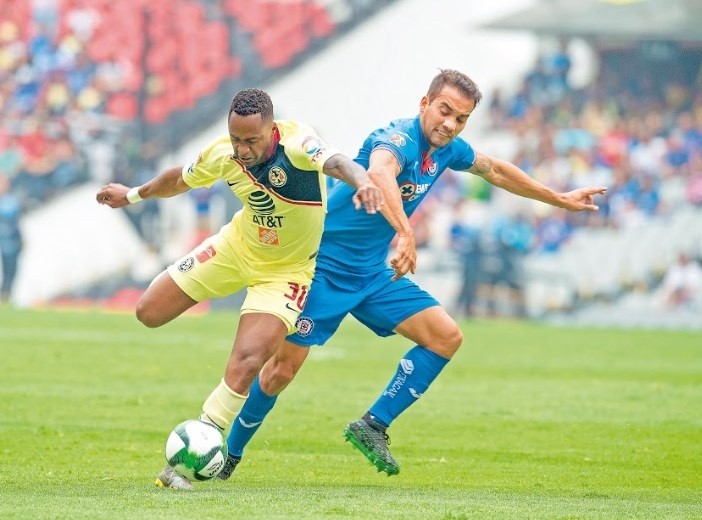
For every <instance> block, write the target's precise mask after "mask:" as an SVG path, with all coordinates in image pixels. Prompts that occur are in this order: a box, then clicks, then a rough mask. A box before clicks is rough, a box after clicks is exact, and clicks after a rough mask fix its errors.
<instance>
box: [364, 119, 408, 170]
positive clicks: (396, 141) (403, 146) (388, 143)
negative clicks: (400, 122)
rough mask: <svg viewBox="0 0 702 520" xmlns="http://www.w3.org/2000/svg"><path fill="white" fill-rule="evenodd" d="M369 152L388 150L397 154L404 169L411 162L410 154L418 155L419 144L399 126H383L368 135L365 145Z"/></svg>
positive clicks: (398, 160) (396, 157)
mask: <svg viewBox="0 0 702 520" xmlns="http://www.w3.org/2000/svg"><path fill="white" fill-rule="evenodd" d="M364 148H366V149H367V150H368V152H369V155H370V154H371V153H373V151H374V150H379V149H383V150H387V151H389V152H390V153H391V154H393V155H394V156H395V159H397V162H398V163H399V165H400V170H403V169H404V168H405V166H406V165H407V163H408V162H409V157H410V156H415V155H417V145H416V144H415V143H414V142H413V141H412V139H411V138H410V136H409V135H408V134H407V133H405V132H403V131H401V130H398V129H397V128H392V127H389V128H381V129H379V130H376V131H375V132H373V133H372V134H371V135H369V136H368V139H367V140H366V143H365V145H364Z"/></svg>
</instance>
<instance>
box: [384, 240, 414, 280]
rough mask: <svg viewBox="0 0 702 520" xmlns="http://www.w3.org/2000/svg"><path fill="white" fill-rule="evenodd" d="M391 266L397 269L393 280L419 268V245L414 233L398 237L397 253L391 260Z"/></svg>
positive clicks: (394, 269)
mask: <svg viewBox="0 0 702 520" xmlns="http://www.w3.org/2000/svg"><path fill="white" fill-rule="evenodd" d="M390 267H391V268H392V270H393V271H395V275H394V276H393V277H392V281H393V282H394V281H395V280H399V279H400V278H402V277H403V276H405V275H406V274H407V273H412V274H414V271H415V270H416V269H417V247H416V245H415V243H414V234H413V233H410V234H409V235H403V236H398V237H397V247H396V248H395V255H394V256H393V258H392V260H390Z"/></svg>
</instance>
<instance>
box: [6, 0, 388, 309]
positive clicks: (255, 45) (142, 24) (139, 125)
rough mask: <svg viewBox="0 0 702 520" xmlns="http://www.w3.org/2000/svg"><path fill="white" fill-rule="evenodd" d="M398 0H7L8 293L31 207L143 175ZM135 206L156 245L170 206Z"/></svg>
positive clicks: (133, 216) (133, 215)
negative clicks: (247, 97)
mask: <svg viewBox="0 0 702 520" xmlns="http://www.w3.org/2000/svg"><path fill="white" fill-rule="evenodd" d="M390 1H391V0H383V1H379V2H367V1H366V0H331V1H324V2H317V1H308V0H288V1H286V2H279V1H273V0H250V1H247V2H242V1H240V0H130V1H129V2H114V1H111V0H0V246H1V247H2V256H3V260H4V261H3V278H2V280H3V287H2V296H3V299H7V297H8V295H9V292H10V287H11V285H12V280H14V277H15V275H16V266H17V259H18V255H19V251H20V250H21V245H22V239H21V236H20V225H19V221H20V216H21V215H22V214H24V213H26V212H27V211H33V210H35V209H37V208H39V207H41V206H42V205H43V204H44V203H46V202H47V201H49V200H51V198H52V197H55V196H57V195H59V194H61V193H62V192H63V191H64V190H66V189H69V188H71V187H72V186H75V185H77V184H79V183H81V182H83V181H86V180H90V181H94V182H97V183H105V182H109V181H117V182H123V183H125V184H129V185H134V184H139V183H143V182H144V181H145V180H147V179H148V178H151V177H152V176H153V175H154V173H155V171H154V169H155V166H156V161H157V159H158V158H159V157H160V156H162V155H163V154H164V153H166V152H168V151H170V150H172V149H174V148H177V147H178V146H180V145H181V144H182V143H184V142H185V141H186V140H187V139H188V138H189V137H191V136H193V135H195V134H197V133H198V132H199V131H202V130H203V129H205V128H207V127H208V126H209V125H210V124H211V123H212V121H213V118H215V117H221V107H222V104H223V103H225V104H228V102H229V100H230V98H231V93H232V92H233V91H235V90H236V88H238V87H239V86H241V84H242V83H243V82H244V81H245V82H247V83H249V84H252V83H257V82H263V81H265V80H266V79H267V78H269V77H271V76H272V75H274V74H276V73H278V72H280V71H281V70H283V69H285V68H286V67H289V66H293V65H294V64H295V60H296V59H297V58H300V57H302V56H304V55H305V54H308V53H310V52H312V51H314V49H315V47H316V46H317V45H318V44H319V43H320V42H322V41H324V40H325V39H326V38H329V37H331V36H332V35H333V34H335V32H338V31H341V30H345V29H347V28H350V27H352V26H353V25H354V24H356V23H358V22H359V21H360V20H362V19H364V18H365V17H367V16H368V15H369V14H371V13H372V12H374V11H375V10H376V9H379V8H381V7H382V6H383V5H385V4H388V3H390ZM332 11H333V12H332ZM194 40H197V42H198V45H193V41H194ZM195 198H196V199H197V197H195ZM201 205H202V204H201ZM130 209H131V208H130ZM198 212H200V208H198ZM127 213H128V215H129V217H130V218H131V219H132V221H133V223H134V224H135V226H136V227H137V228H138V230H139V231H140V232H141V233H142V234H143V235H144V236H145V238H146V240H147V241H148V242H154V241H156V240H157V235H158V233H156V232H155V231H154V226H155V224H154V222H155V220H156V218H157V213H158V205H156V204H150V203H146V204H143V205H140V207H139V208H138V209H136V210H134V211H129V212H127ZM153 245H155V246H157V245H158V244H153Z"/></svg>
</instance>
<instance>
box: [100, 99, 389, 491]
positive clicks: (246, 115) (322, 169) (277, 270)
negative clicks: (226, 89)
mask: <svg viewBox="0 0 702 520" xmlns="http://www.w3.org/2000/svg"><path fill="white" fill-rule="evenodd" d="M228 126H229V133H228V134H225V135H222V136H221V137H219V138H217V139H215V140H214V141H213V142H212V143H210V144H209V145H208V146H206V147H205V148H204V149H202V150H201V151H200V153H199V154H198V156H197V158H195V159H194V160H193V162H191V163H190V164H186V165H185V166H177V167H175V168H170V169H168V170H166V171H165V172H163V173H162V174H160V175H158V176H157V177H155V178H154V179H152V180H150V181H149V182H147V183H146V184H144V185H142V186H137V187H134V188H128V187H127V186H124V185H122V184H114V183H113V184H108V185H106V186H103V187H102V188H101V189H100V191H99V192H98V194H97V201H98V202H99V203H100V204H106V205H108V206H110V207H112V208H121V207H124V206H126V205H127V204H136V203H138V202H139V201H141V200H142V199H147V198H160V197H172V196H174V195H178V194H180V193H185V192H186V191H188V190H190V189H191V188H197V187H201V186H205V187H210V186H212V185H213V184H214V183H215V182H216V181H218V180H219V181H223V182H226V183H227V184H228V185H229V187H230V189H231V190H232V193H233V194H234V195H235V196H237V197H238V198H239V199H240V200H241V202H242V204H243V208H242V209H241V210H240V211H238V212H237V213H236V214H235V215H234V216H233V217H232V220H231V222H229V223H228V224H227V225H225V226H223V227H222V229H221V230H220V231H219V233H217V234H215V235H214V236H212V237H209V238H208V239H206V240H205V241H204V242H203V243H202V244H200V245H199V246H197V247H196V248H195V249H194V250H193V251H191V252H190V253H188V254H187V255H185V256H184V257H182V258H181V259H180V260H177V261H176V262H175V263H174V264H172V265H171V266H169V267H168V269H167V270H166V271H164V272H163V273H161V274H160V275H159V276H158V277H156V279H155V280H154V281H153V282H152V283H151V285H150V286H149V287H148V289H146V291H145V292H144V294H143V296H142V297H141V299H140V300H139V302H138V303H137V308H136V315H137V318H138V319H139V321H141V322H142V323H143V324H144V325H146V326H147V327H159V326H161V325H163V324H165V323H168V322H169V321H171V320H172V319H174V318H176V317H177V316H179V315H181V314H182V313H183V312H185V311H186V310H188V309H189V308H190V307H192V306H193V305H195V304H196V303H198V302H201V301H204V300H209V299H211V298H218V297H223V296H228V295H230V294H234V293H236V292H238V291H240V290H242V289H244V288H245V289H246V290H247V294H246V298H245V300H244V303H243V304H242V306H241V319H240V320H239V327H238V329H237V332H236V339H235V340H234V345H233V347H232V352H231V355H230V358H229V361H228V363H227V366H226V369H225V371H224V377H223V378H222V379H221V381H220V382H219V384H218V385H217V386H216V387H215V389H214V390H213V391H212V393H211V394H210V396H209V397H208V398H207V399H206V400H205V402H204V404H203V406H202V413H201V415H200V419H201V420H204V421H207V422H210V423H212V424H214V425H215V426H216V427H218V428H219V429H220V430H222V431H224V430H226V429H227V428H228V427H229V425H230V424H231V422H232V420H233V419H234V417H235V416H236V415H237V413H238V412H239V410H240V408H241V406H242V405H243V403H244V401H245V400H246V397H247V394H248V391H249V386H250V385H251V383H252V381H253V380H254V378H255V377H256V375H257V374H258V373H259V371H260V370H261V368H262V367H263V366H264V363H265V362H266V361H267V360H268V358H269V357H270V356H271V355H273V354H274V353H275V352H276V351H278V350H279V347H281V345H282V344H283V342H284V340H285V337H286V335H288V334H290V333H291V332H293V331H294V330H295V323H296V322H297V319H298V316H299V314H300V312H301V311H302V309H303V307H304V305H305V300H306V298H307V293H308V289H309V286H310V283H311V281H312V275H313V273H314V268H315V257H316V256H317V252H318V249H319V241H320V239H321V236H322V227H323V224H324V216H325V213H326V204H327V196H326V181H325V177H324V175H328V176H332V177H334V178H338V179H342V180H344V181H345V182H348V183H350V185H351V186H353V191H354V193H353V195H352V198H350V199H349V204H351V205H352V206H354V207H355V208H357V209H360V208H362V207H363V208H365V210H366V211H369V212H371V213H375V212H376V211H377V210H379V209H380V207H381V206H382V205H383V195H382V192H381V190H380V189H378V187H377V186H375V185H373V183H372V182H370V180H369V178H368V175H367V173H366V170H365V169H364V168H363V167H361V166H359V165H358V164H357V163H355V162H353V161H352V160H351V159H350V158H349V157H346V156H345V155H343V154H341V153H340V152H339V151H338V150H337V149H336V148H334V147H333V146H331V145H329V144H327V143H325V142H324V141H323V140H322V139H321V138H320V137H319V136H318V135H317V133H316V132H315V131H314V130H313V129H312V128H311V127H309V126H307V125H305V124H303V123H300V122H297V121H292V120H274V119H273V103H272V101H271V99H270V97H269V96H268V94H267V93H265V92H264V91H262V90H259V89H244V90H241V91H239V92H238V93H237V94H236V95H235V96H234V99H233V100H232V104H231V107H230V109H229V116H228ZM156 484H157V485H159V486H162V487H170V488H177V489H192V485H191V484H190V482H188V481H187V480H186V479H185V478H183V477H181V476H179V475H177V474H176V473H175V472H174V471H173V469H172V468H170V467H169V466H166V467H165V468H164V470H163V471H161V473H160V474H159V476H158V478H157V480H156Z"/></svg>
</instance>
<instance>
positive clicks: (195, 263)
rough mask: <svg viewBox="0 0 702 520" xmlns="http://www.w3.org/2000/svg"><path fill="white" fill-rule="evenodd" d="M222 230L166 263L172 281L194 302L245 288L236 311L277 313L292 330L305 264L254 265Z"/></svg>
mask: <svg viewBox="0 0 702 520" xmlns="http://www.w3.org/2000/svg"><path fill="white" fill-rule="evenodd" d="M228 227H229V226H225V227H223V228H222V230H221V231H220V232H219V233H217V234H216V235H213V236H211V237H209V238H207V239H206V240H204V241H203V242H202V244H200V245H199V246H197V247H196V248H195V249H193V250H192V251H191V252H190V253H188V254H187V255H185V256H183V257H182V258H180V259H179V260H177V261H176V262H175V263H174V264H173V265H170V266H169V267H168V273H169V274H170V275H171V277H172V278H173V280H174V281H175V283H176V285H178V287H180V288H181V289H182V290H183V291H184V292H185V294H187V295H188V296H190V297H191V298H192V299H193V300H195V301H197V302H201V301H205V300H210V299H213V298H223V297H225V296H229V295H232V294H234V293H237V292H239V291H241V290H242V289H245V288H246V289H247V292H246V298H245V299H244V303H243V304H242V306H241V313H242V314H246V313H251V312H261V313H265V314H272V315H274V316H278V317H279V318H280V319H281V320H283V322H284V323H285V324H286V325H287V327H288V331H289V332H294V331H295V322H296V321H297V318H298V316H299V315H300V312H302V309H303V308H304V306H305V302H306V301H307V292H308V291H309V288H310V283H311V282H312V276H313V275H314V267H313V264H311V265H310V266H309V267H305V268H304V269H302V270H300V268H299V267H295V269H297V271H296V272H294V271H293V270H292V268H289V267H288V268H286V267H284V266H275V267H270V266H269V267H266V268H265V269H261V268H256V266H255V265H252V264H254V262H251V261H249V260H247V259H245V258H243V257H242V255H241V254H240V253H239V252H238V251H241V248H242V247H245V246H243V244H239V245H234V244H232V243H231V236H232V235H231V231H230V230H227V228H228Z"/></svg>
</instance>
